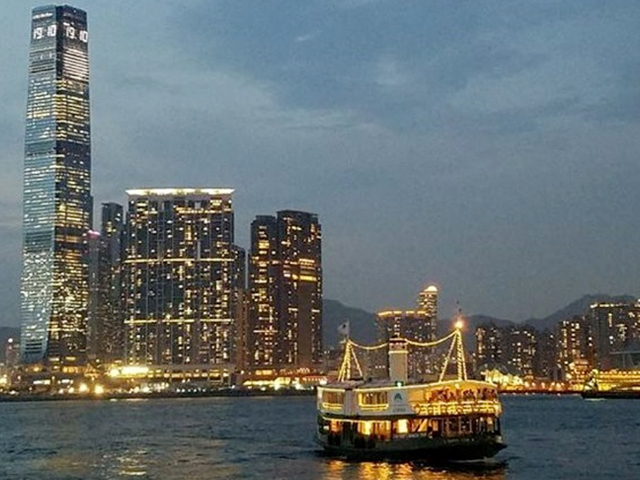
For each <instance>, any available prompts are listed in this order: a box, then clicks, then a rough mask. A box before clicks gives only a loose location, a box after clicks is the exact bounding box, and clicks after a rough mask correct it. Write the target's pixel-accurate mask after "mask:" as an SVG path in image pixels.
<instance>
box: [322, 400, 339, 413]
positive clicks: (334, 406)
mask: <svg viewBox="0 0 640 480" xmlns="http://www.w3.org/2000/svg"><path fill="white" fill-rule="evenodd" d="M343 408H344V404H343V403H329V402H322V409H323V410H326V411H329V412H330V411H334V412H341V411H342V409H343Z"/></svg>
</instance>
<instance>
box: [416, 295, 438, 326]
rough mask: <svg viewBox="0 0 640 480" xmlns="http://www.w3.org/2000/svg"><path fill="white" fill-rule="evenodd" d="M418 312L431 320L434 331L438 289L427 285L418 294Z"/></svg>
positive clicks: (436, 317) (436, 318) (436, 320)
mask: <svg viewBox="0 0 640 480" xmlns="http://www.w3.org/2000/svg"><path fill="white" fill-rule="evenodd" d="M418 310H420V311H422V312H424V313H425V315H427V316H428V317H429V318H431V319H432V322H433V327H434V329H435V328H436V327H437V322H438V287H436V286H435V285H428V286H427V287H425V288H424V289H423V290H422V291H421V292H420V293H419V294H418ZM434 332H435V330H434Z"/></svg>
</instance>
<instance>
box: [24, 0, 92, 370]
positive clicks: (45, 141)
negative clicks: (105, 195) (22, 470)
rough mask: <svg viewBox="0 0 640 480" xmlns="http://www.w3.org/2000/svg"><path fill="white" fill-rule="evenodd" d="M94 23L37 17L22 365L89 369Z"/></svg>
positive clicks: (74, 13)
mask: <svg viewBox="0 0 640 480" xmlns="http://www.w3.org/2000/svg"><path fill="white" fill-rule="evenodd" d="M88 41H89V37H88V31H87V15H86V13H85V12H84V11H82V10H79V9H77V8H73V7H70V6H61V7H57V6H47V7H40V8H35V9H34V10H33V11H32V16H31V44H30V48H29V81H28V82H29V84H28V99H27V121H26V138H25V162H24V190H23V201H24V217H23V271H22V287H21V317H22V335H21V345H20V347H21V348H20V350H21V357H22V361H24V362H26V363H34V362H44V363H48V364H51V365H54V366H55V365H73V364H82V363H84V362H85V359H86V339H87V315H88V311H87V310H88V301H89V298H88V297H89V285H88V276H89V275H88V255H87V234H88V232H89V230H90V227H91V211H92V199H91V191H90V190H91V142H90V122H89V57H88Z"/></svg>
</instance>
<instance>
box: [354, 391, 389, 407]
mask: <svg viewBox="0 0 640 480" xmlns="http://www.w3.org/2000/svg"><path fill="white" fill-rule="evenodd" d="M388 403H389V400H388V397H387V392H362V393H359V394H358V404H360V405H386V404H388Z"/></svg>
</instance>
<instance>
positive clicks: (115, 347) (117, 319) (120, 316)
mask: <svg viewBox="0 0 640 480" xmlns="http://www.w3.org/2000/svg"><path fill="white" fill-rule="evenodd" d="M101 213H102V216H101V223H100V232H91V233H90V235H89V240H90V243H89V252H90V262H89V272H90V276H89V287H90V301H89V345H88V346H89V348H88V350H89V355H90V357H91V358H95V359H97V360H99V361H100V362H103V363H104V362H113V361H116V360H122V358H123V357H124V295H123V294H124V292H123V288H122V260H123V257H124V212H123V208H122V205H119V204H117V203H113V202H109V203H103V204H102V212H101Z"/></svg>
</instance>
